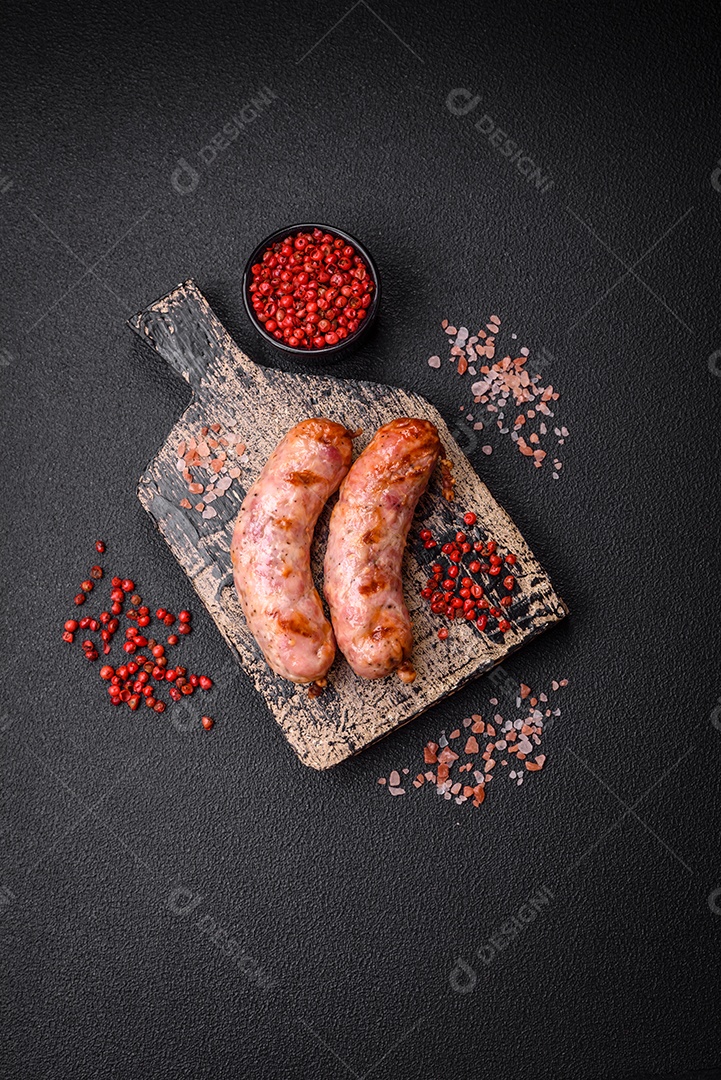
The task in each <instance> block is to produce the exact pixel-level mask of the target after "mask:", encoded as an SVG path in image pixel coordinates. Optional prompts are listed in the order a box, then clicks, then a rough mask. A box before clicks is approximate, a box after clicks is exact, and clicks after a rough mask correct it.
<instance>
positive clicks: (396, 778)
mask: <svg viewBox="0 0 721 1080" xmlns="http://www.w3.org/2000/svg"><path fill="white" fill-rule="evenodd" d="M400 782H401V777H400V773H399V772H398V770H397V769H394V770H393V772H392V773H391V775H390V783H391V786H392V787H398V785H399V784H400Z"/></svg>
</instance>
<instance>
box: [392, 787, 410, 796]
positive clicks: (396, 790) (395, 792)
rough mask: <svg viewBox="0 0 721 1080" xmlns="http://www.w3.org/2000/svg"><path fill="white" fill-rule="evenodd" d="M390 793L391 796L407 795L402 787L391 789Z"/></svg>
mask: <svg viewBox="0 0 721 1080" xmlns="http://www.w3.org/2000/svg"><path fill="white" fill-rule="evenodd" d="M388 791H389V792H390V793H391V795H405V793H406V789H405V788H402V787H389V788H388Z"/></svg>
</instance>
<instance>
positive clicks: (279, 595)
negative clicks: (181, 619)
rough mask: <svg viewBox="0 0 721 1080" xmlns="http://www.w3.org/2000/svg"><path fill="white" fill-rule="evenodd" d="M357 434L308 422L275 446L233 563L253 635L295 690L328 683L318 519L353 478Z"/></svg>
mask: <svg viewBox="0 0 721 1080" xmlns="http://www.w3.org/2000/svg"><path fill="white" fill-rule="evenodd" d="M351 439H352V434H351V432H349V431H348V430H347V429H346V428H345V427H343V425H342V424H336V423H334V422H333V421H331V420H323V419H315V420H304V421H303V422H302V423H300V424H296V426H295V427H293V428H291V430H290V431H289V432H288V434H287V435H286V436H285V438H284V439H282V440H281V442H280V443H279V444H278V445H277V446H276V448H275V450H274V451H273V453H272V454H271V455H270V457H269V458H268V461H267V463H266V465H265V467H264V468H263V471H262V472H261V474H260V476H259V477H258V479H257V480H256V482H255V483H254V484H253V486H252V487H251V488H250V490H249V491H248V494H247V495H246V497H245V499H244V501H243V505H242V506H241V509H240V513H239V514H238V519H237V521H236V523H235V530H234V532H233V540H232V544H231V549H230V557H231V560H232V562H233V569H234V577H235V587H236V589H237V590H238V596H239V597H240V603H241V606H242V608H243V613H244V614H245V618H246V620H247V623H248V627H249V629H250V632H251V633H252V635H253V637H254V638H255V640H256V641H257V642H258V645H259V646H260V648H261V650H262V652H263V655H264V656H265V658H266V660H267V661H268V664H269V665H270V667H271V668H272V669H273V671H275V672H277V673H278V675H282V676H283V678H285V679H290V680H291V681H292V682H295V683H310V682H315V681H317V680H322V679H323V678H324V677H325V675H326V673H327V671H328V669H329V667H330V666H331V664H332V663H333V659H334V657H335V640H334V637H333V631H332V629H331V626H330V623H329V622H328V620H327V619H326V617H325V615H324V613H323V607H322V605H321V601H320V597H319V596H318V593H317V591H316V588H315V586H314V584H313V578H312V575H311V571H310V545H311V541H312V539H313V530H314V528H315V524H316V521H317V520H318V516H319V514H320V512H321V510H322V509H323V507H324V506H325V503H326V501H327V499H328V498H329V497H330V496H331V495H332V494H333V492H334V491H336V490H337V488H338V486H339V484H340V482H341V480H342V479H343V477H344V476H345V475H346V473H347V472H348V468H349V466H350V462H351V455H352V443H351Z"/></svg>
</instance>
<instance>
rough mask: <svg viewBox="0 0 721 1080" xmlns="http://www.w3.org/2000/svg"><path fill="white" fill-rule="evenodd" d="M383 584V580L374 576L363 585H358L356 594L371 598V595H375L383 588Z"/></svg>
mask: <svg viewBox="0 0 721 1080" xmlns="http://www.w3.org/2000/svg"><path fill="white" fill-rule="evenodd" d="M385 584H386V583H385V581H384V580H383V578H381V577H378V576H377V575H376V576H374V577H372V578H371V580H370V581H366V582H365V583H364V584H363V585H359V586H358V592H359V593H360V594H361V596H372V595H373V593H377V592H379V591H380V590H381V589H383V588H385Z"/></svg>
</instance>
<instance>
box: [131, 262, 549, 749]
mask: <svg viewBox="0 0 721 1080" xmlns="http://www.w3.org/2000/svg"><path fill="white" fill-rule="evenodd" d="M130 325H131V327H132V328H133V330H135V331H136V333H138V334H139V335H140V336H141V337H142V338H143V339H144V340H145V341H147V343H148V344H149V345H152V346H153V348H154V349H156V350H157V352H159V353H160V355H161V356H162V357H163V358H164V359H165V360H166V361H167V362H168V363H169V364H170V366H171V367H172V368H173V370H174V371H176V372H177V373H178V374H180V375H182V376H183V378H184V379H186V380H187V381H188V383H189V384H190V386H191V387H192V390H193V399H192V401H191V404H190V405H189V406H188V408H187V410H186V411H185V413H184V414H183V416H182V417H181V418H180V420H179V421H178V423H177V424H176V426H175V427H174V428H173V430H172V431H171V433H170V435H169V436H168V438H167V440H166V441H165V443H164V445H163V446H162V448H161V449H160V451H159V452H158V454H157V455H156V457H155V458H154V459H153V461H152V462H151V463H150V465H149V466H148V468H147V470H146V472H145V473H144V475H143V476H142V477H141V479H140V483H139V488H138V494H139V497H140V501H141V502H142V504H143V506H144V507H145V508H146V510H147V511H148V513H149V514H150V515H151V517H152V518H153V520H154V521H155V522H156V524H157V526H158V528H159V529H160V532H161V533H162V534H163V536H164V537H165V539H166V541H167V543H168V546H169V547H170V549H171V551H172V552H173V554H174V555H175V557H176V559H177V560H178V562H179V563H180V565H181V566H182V567H183V569H184V570H185V572H186V574H187V575H188V577H189V578H190V581H191V582H192V584H193V586H194V588H195V589H196V591H197V593H198V595H199V596H200V598H201V600H202V601H203V603H204V604H205V606H206V607H207V609H208V611H209V612H210V614H211V615H212V617H213V619H214V620H215V622H216V624H217V626H218V629H219V630H220V632H221V633H222V634H223V636H224V637H225V639H226V641H227V642H228V644H229V645H230V646H231V647H232V648H233V649H234V650H235V651H236V653H237V655H238V658H239V661H240V663H241V664H242V666H243V668H244V670H245V671H246V673H247V674H248V676H249V677H250V678H251V679H252V681H253V683H254V685H255V688H256V690H257V691H258V693H259V694H260V695H261V696H262V697H263V699H264V700H265V703H266V704H267V706H268V708H269V710H270V712H271V713H272V714H273V716H274V717H275V719H276V720H277V722H278V723H279V724H280V726H281V728H282V729H283V732H284V733H285V736H286V738H287V739H288V741H289V743H290V744H291V746H292V747H293V749H294V750H295V752H296V753H297V755H298V757H299V758H300V760H301V761H302V762H303V763H304V764H306V765H309V766H311V767H312V768H314V769H327V768H330V767H331V766H332V765H337V764H338V762H340V761H343V760H344V759H346V758H348V757H350V756H351V755H352V754H356V753H357V752H358V751H359V750H362V749H363V748H364V747H366V746H369V745H370V744H371V743H372V742H374V741H375V740H376V739H380V738H381V737H382V736H384V735H387V734H388V733H389V732H390V731H393V730H394V728H397V727H399V726H400V725H401V724H405V723H407V722H408V721H409V720H412V719H413V718H414V717H415V716H418V715H419V714H420V713H422V712H424V710H425V709H428V708H429V707H430V706H431V705H434V704H435V703H436V702H438V701H440V700H441V699H442V698H444V697H446V696H447V695H449V694H452V693H454V691H456V690H458V689H459V688H460V687H461V686H463V685H464V684H465V683H467V682H468V681H469V680H470V679H474V678H476V677H477V676H479V675H482V674H483V673H484V672H486V671H489V670H490V669H491V668H492V667H493V666H494V665H495V664H498V663H500V661H502V660H503V659H504V658H505V657H506V656H508V654H509V653H511V652H514V651H515V650H516V649H518V648H519V647H520V646H521V645H523V644H524V643H525V642H527V641H530V640H531V638H533V637H535V636H536V635H537V634H539V633H541V631H542V630H545V629H546V628H547V627H548V626H551V625H552V624H553V623H556V622H558V621H559V620H560V619H562V618H563V617H564V615H565V614H566V613H567V609H566V607H565V605H564V603H563V601H562V600H560V599H559V597H558V596H557V595H556V594H555V592H554V591H553V587H552V585H551V582H550V580H549V579H548V576H547V575H546V574H545V572H544V571H543V569H542V568H541V566H540V565H539V563H538V562H537V560H536V559H535V558H534V556H533V554H532V552H531V551H530V550H529V548H528V545H527V544H526V543H525V541H524V539H523V537H522V536H521V534H520V533H519V531H518V529H517V528H516V526H515V525H514V524H513V522H512V521H511V519H510V518H509V517H508V515H507V514H506V512H505V511H504V510H503V509H502V508H501V507H500V506H499V505H498V503H497V502H496V501H495V500H494V499H493V497H492V496H491V494H490V492H489V491H488V488H487V487H486V486H485V484H483V483H482V482H481V481H480V480H479V478H478V476H477V475H476V474H475V472H474V471H473V469H472V468H471V465H470V464H469V462H468V460H467V459H466V457H465V456H464V455H463V453H462V452H461V450H460V449H459V448H458V446H457V445H456V443H455V442H454V440H453V439H452V437H451V435H450V432H449V431H448V428H447V427H446V424H445V423H444V421H443V418H442V417H441V416H440V414H439V413H438V412H437V410H436V409H435V408H434V407H433V406H432V405H431V404H430V403H429V402H427V401H426V400H425V399H424V398H422V397H420V396H419V395H418V394H414V393H409V392H408V391H406V390H402V389H398V388H395V387H390V386H382V385H379V384H376V383H369V382H357V381H355V380H350V379H348V380H342V379H334V378H331V377H329V376H325V375H293V374H288V373H286V372H282V371H277V370H275V369H273V368H267V367H261V366H260V365H258V364H255V363H253V361H252V360H250V359H249V358H248V357H247V356H246V355H245V353H244V352H242V351H241V350H240V349H239V348H238V346H237V345H236V344H235V342H234V341H233V339H232V338H231V337H230V335H229V334H228V332H227V331H226V329H225V327H224V326H223V325H222V323H221V322H220V320H219V319H218V318H217V317H216V315H215V314H214V313H213V311H212V310H211V308H210V305H209V304H208V302H207V300H206V299H205V297H204V296H203V295H202V293H201V292H200V290H199V289H198V287H197V286H196V285H195V283H194V282H193V281H186V282H184V283H183V284H182V285H178V287H177V288H175V289H173V291H172V292H171V293H169V294H168V295H167V296H164V297H163V298H162V299H160V300H157V301H156V302H155V303H154V304H151V305H150V307H148V308H146V310H145V311H142V312H140V313H139V314H138V315H136V316H135V317H134V318H133V319H131V320H130ZM312 416H325V417H328V418H329V419H332V420H337V421H339V422H340V423H342V424H345V425H346V426H347V427H349V428H362V429H363V435H362V436H361V437H360V438H358V439H356V440H355V442H354V450H355V452H356V453H358V452H359V451H360V450H362V449H363V448H364V447H365V446H366V445H367V443H368V442H369V441H370V438H371V437H372V435H373V433H374V432H375V431H376V429H377V428H378V427H380V425H381V424H385V423H386V422H387V421H389V420H391V419H393V418H394V417H398V416H418V417H426V418H427V419H428V420H431V421H432V422H433V423H434V424H435V425H436V427H437V428H438V430H439V432H440V436H441V441H442V442H443V445H444V446H445V448H446V453H447V456H448V457H449V458H450V459H451V461H452V462H453V467H454V475H455V479H456V494H457V501H456V503H455V504H453V505H449V504H448V503H446V501H445V500H444V499H443V498H442V496H441V494H440V486H439V480H438V477H435V478H434V480H433V481H432V482H431V485H430V487H429V489H428V491H427V493H426V495H425V496H424V497H423V499H422V501H421V503H420V504H419V507H418V511H417V514H416V521H415V522H414V525H413V527H412V529H411V536H410V539H409V543H408V548H407V551H406V557H405V563H404V580H405V595H406V600H407V603H408V606H409V609H410V613H411V618H412V620H413V630H414V635H415V649H414V652H413V661H414V664H415V666H416V669H417V672H418V677H417V679H416V681H415V682H414V683H412V684H411V685H410V686H405V685H404V684H403V683H401V681H400V680H399V679H398V678H396V677H395V676H393V677H391V678H387V679H382V680H379V681H375V682H367V681H364V680H362V679H358V678H356V676H355V675H354V674H353V672H352V671H351V669H350V668H349V666H348V664H347V663H346V662H345V660H344V659H343V657H342V656H341V655H340V653H339V654H338V657H337V659H336V662H335V664H334V665H333V668H332V669H331V671H330V674H329V685H328V688H327V689H326V690H325V691H324V693H323V694H322V695H321V696H320V697H318V698H311V697H309V696H308V689H307V687H300V686H295V685H294V684H292V683H289V682H286V681H285V680H283V679H280V678H279V677H278V676H277V675H275V674H274V673H273V672H272V671H271V670H270V669H269V668H268V666H267V665H266V663H265V661H264V659H263V657H262V655H261V653H260V650H259V649H258V647H257V645H256V644H255V641H254V639H253V638H252V636H251V635H250V633H249V632H248V629H247V627H246V624H245V619H244V618H243V614H242V612H241V609H240V604H239V602H238V597H237V595H236V592H235V588H234V585H233V573H232V567H231V563H230V552H229V548H230V539H231V535H232V531H233V524H234V521H235V518H236V516H237V513H238V510H239V509H240V504H241V502H242V501H243V498H244V497H245V494H246V491H247V489H248V488H249V487H250V485H251V484H252V483H253V482H254V481H255V479H256V477H257V476H258V473H259V472H260V470H261V468H262V467H263V465H264V464H265V462H266V460H267V458H268V456H269V454H270V452H271V451H272V449H273V447H274V446H275V445H276V443H277V442H278V441H279V440H280V439H281V438H282V437H283V435H285V433H286V432H287V431H288V429H289V428H290V427H292V425H293V424H296V423H298V421H300V420H304V419H306V418H307V417H312ZM212 424H219V425H220V426H221V429H222V433H224V434H232V435H233V436H234V439H235V440H237V441H239V442H242V443H245V444H246V446H247V450H246V455H244V457H245V458H246V460H245V461H244V462H243V463H242V465H241V468H242V472H241V475H240V477H239V478H236V479H234V480H233V483H232V486H231V487H230V488H229V490H228V491H227V492H226V493H225V494H224V496H223V497H220V498H217V499H216V500H215V501H214V502H213V503H212V507H213V508H214V509H215V511H216V513H215V515H214V516H208V517H204V516H203V513H202V512H199V511H198V510H196V509H195V508H194V506H193V507H192V508H191V509H183V508H182V507H181V506H180V503H181V500H183V499H186V498H188V499H190V500H191V501H192V502H193V503H195V502H196V500H198V499H199V498H200V499H202V495H197V494H196V495H195V496H193V495H189V493H188V484H187V482H186V479H184V477H183V475H182V472H180V471H179V470H178V455H177V449H178V446H179V444H180V443H181V442H182V441H186V442H187V441H188V440H189V439H190V438H191V437H193V436H195V437H196V438H198V437H199V433H200V429H201V428H202V427H211V425H212ZM210 434H211V436H212V434H213V433H212V431H211V433H210ZM230 456H232V455H230ZM234 467H235V466H234ZM199 479H200V480H201V482H202V478H199ZM206 482H207V481H206ZM332 501H333V500H331V503H332ZM209 505H210V504H209ZM330 509H331V506H330V505H329V506H327V507H326V509H325V511H324V513H323V515H322V516H321V518H320V521H319V523H318V527H317V529H316V537H315V543H314V548H313V558H312V563H313V573H314V576H315V580H316V583H317V585H318V586H319V591H322V588H321V586H322V561H323V552H324V550H325V539H326V535H327V529H328V518H329V516H330ZM461 509H463V510H465V509H473V510H474V511H475V513H476V514H477V515H478V521H479V524H480V526H481V528H482V529H483V530H485V532H486V533H487V534H488V536H489V537H493V538H494V539H495V540H496V541H497V542H498V544H499V547H500V549H501V550H507V551H514V552H516V554H517V555H518V564H517V566H516V568H515V569H516V573H517V575H518V579H519V580H518V587H517V591H516V593H515V600H514V605H513V609H512V610H513V616H512V629H511V630H510V631H509V632H508V633H507V634H506V635H505V636H503V635H500V634H496V635H495V636H493V637H488V636H486V635H485V634H479V633H478V631H477V630H475V628H473V627H472V626H470V625H468V624H464V625H459V624H454V628H453V631H452V633H451V637H450V639H449V640H448V641H445V642H443V641H440V640H439V639H438V636H437V631H438V628H439V620H438V617H437V616H434V615H432V614H431V612H430V609H429V607H428V604H427V602H426V601H425V600H423V599H422V598H421V596H420V590H421V588H422V587H423V585H424V584H425V580H426V578H427V577H428V562H429V559H428V554H429V553H428V552H427V551H425V550H424V548H423V545H422V542H421V541H420V540H419V539H418V531H419V528H420V527H422V526H421V523H423V525H425V526H427V527H428V528H430V529H431V530H432V531H433V535H434V536H439V537H440V536H446V535H448V533H449V532H450V531H451V530H455V528H457V527H458V520H459V518H458V515H459V511H460V510H461ZM229 711H230V710H229ZM238 722H239V723H244V722H246V721H245V718H244V717H240V716H239V717H238Z"/></svg>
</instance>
